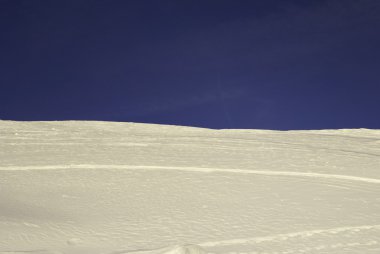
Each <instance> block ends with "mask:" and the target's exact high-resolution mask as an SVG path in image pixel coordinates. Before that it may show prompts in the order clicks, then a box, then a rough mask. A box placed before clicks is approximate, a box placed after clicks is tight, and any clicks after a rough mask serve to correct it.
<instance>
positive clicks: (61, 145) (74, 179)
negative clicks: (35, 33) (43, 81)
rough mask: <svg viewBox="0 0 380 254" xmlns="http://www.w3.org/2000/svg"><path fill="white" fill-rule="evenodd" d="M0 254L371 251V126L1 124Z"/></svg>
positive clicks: (375, 221) (378, 212)
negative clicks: (298, 128)
mask: <svg viewBox="0 0 380 254" xmlns="http://www.w3.org/2000/svg"><path fill="white" fill-rule="evenodd" d="M0 139H1V141H0V254H25V253H28V254H30V253H32V254H79V253H81V254H82V253H91V254H101V253H102V254H125V253H133V254H209V253H220V254H297V253H338V254H340V253H348V254H350V253H366V254H375V253H380V195H379V194H380V176H379V170H380V130H368V129H354V130H319V131H267V130H210V129H201V128H190V127H180V126H165V125H152V124H136V123H112V122H92V121H90V122H83V121H82V122H79V121H77V122H76V121H65V122H12V121H0Z"/></svg>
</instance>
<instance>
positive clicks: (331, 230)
mask: <svg viewBox="0 0 380 254" xmlns="http://www.w3.org/2000/svg"><path fill="white" fill-rule="evenodd" d="M371 229H380V224H379V225H364V226H354V227H337V228H329V229H315V230H307V231H298V232H292V233H286V234H277V235H270V236H263V237H252V238H240V239H231V240H223V241H213V242H204V243H200V244H198V245H199V246H201V247H220V246H229V245H235V244H257V243H262V242H273V241H287V240H289V239H292V238H296V237H301V238H307V237H311V236H314V235H319V234H338V233H342V232H347V231H360V230H371Z"/></svg>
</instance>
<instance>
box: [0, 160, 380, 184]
mask: <svg viewBox="0 0 380 254" xmlns="http://www.w3.org/2000/svg"><path fill="white" fill-rule="evenodd" d="M63 169H126V170H179V171H190V172H203V173H212V172H221V173H235V174H255V175H267V176H295V177H310V178H327V179H339V180H348V181H356V182H365V183H373V184H380V179H376V178H367V177H359V176H350V175H336V174H322V173H311V172H293V171H269V170H251V169H236V168H230V169H228V168H201V167H179V166H175V167H173V166H134V165H90V164H78V165H45V166H5V167H0V170H63Z"/></svg>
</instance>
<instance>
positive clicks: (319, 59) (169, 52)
mask: <svg viewBox="0 0 380 254" xmlns="http://www.w3.org/2000/svg"><path fill="white" fill-rule="evenodd" d="M379 13H380V1H378V0H308V1H305V0H265V1H263V0H244V1H243V0H160V1H157V0H54V1H51V0H35V1H31V0H0V31H1V35H0V36H1V37H0V50H1V51H0V53H1V55H0V70H1V73H0V119H7V120H107V121H132V122H146V123H163V124H177V125H190V126H200V127H209V128H259V129H280V130H286V129H322V128H323V129H326V128H377V129H379V128H380V75H379V72H380V49H379V48H380V47H379V45H380V15H379Z"/></svg>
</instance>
